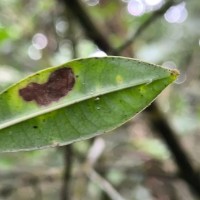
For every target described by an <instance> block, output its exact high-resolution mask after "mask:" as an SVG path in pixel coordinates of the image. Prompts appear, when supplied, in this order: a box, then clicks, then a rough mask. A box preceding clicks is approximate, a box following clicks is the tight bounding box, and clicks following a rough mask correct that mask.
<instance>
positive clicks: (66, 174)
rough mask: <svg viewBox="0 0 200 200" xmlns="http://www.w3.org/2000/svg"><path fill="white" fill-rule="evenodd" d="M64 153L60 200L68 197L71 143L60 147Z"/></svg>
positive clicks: (67, 199)
mask: <svg viewBox="0 0 200 200" xmlns="http://www.w3.org/2000/svg"><path fill="white" fill-rule="evenodd" d="M62 150H63V153H64V166H65V169H64V174H63V184H62V187H61V200H69V199H70V179H71V169H72V157H73V155H72V151H73V150H72V145H67V146H64V147H62Z"/></svg>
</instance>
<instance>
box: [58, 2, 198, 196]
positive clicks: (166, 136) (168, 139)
mask: <svg viewBox="0 0 200 200" xmlns="http://www.w3.org/2000/svg"><path fill="white" fill-rule="evenodd" d="M62 1H63V2H64V3H65V5H66V6H67V8H70V9H71V11H72V13H73V14H74V17H75V18H76V19H77V20H78V21H79V22H80V24H81V25H82V28H83V29H84V31H85V33H86V35H87V36H88V37H89V38H90V39H91V40H92V41H93V42H94V43H96V44H97V45H98V46H99V48H100V49H102V50H103V51H105V52H106V53H109V52H114V55H117V53H116V52H115V51H114V50H113V48H112V46H110V44H109V42H108V41H107V39H106V38H105V37H104V36H103V34H102V33H101V32H100V31H99V30H98V29H97V28H96V26H95V25H94V23H93V22H92V20H91V18H90V17H89V15H88V13H87V12H86V11H85V9H84V8H83V6H82V5H81V3H80V1H79V0H73V1H70V0H62ZM172 3H173V4H172ZM174 4H176V3H175V2H174V1H171V0H170V1H168V3H167V4H165V6H164V8H165V9H164V8H161V9H160V10H158V11H156V13H157V14H156V15H155V16H156V17H151V18H153V20H152V19H149V20H147V22H146V23H145V25H142V27H141V28H139V31H137V32H138V33H137V35H139V33H140V34H141V33H142V32H143V31H144V30H145V29H146V27H147V26H149V25H150V24H151V23H152V22H153V21H154V19H157V18H158V17H159V16H162V14H163V13H164V11H166V10H167V8H169V7H170V6H171V5H174ZM136 37H137V36H133V38H136ZM130 42H132V41H130ZM126 47H127V46H126V45H123V48H126ZM122 50H123V49H122V47H121V48H120V51H122ZM118 51H119V50H118ZM149 109H150V110H151V112H153V113H155V114H156V116H157V117H156V119H157V120H155V119H151V118H150V120H151V124H152V125H153V126H154V128H155V129H156V130H157V131H158V133H159V134H160V136H161V137H162V138H163V141H164V142H165V143H166V144H167V146H168V147H169V149H170V151H171V153H172V154H173V157H174V160H175V162H176V164H177V166H178V167H179V170H180V172H181V173H182V177H183V179H184V180H185V181H186V182H187V183H188V185H189V186H190V188H191V189H192V190H193V191H194V192H195V193H196V194H198V196H200V180H199V177H198V176H197V173H196V172H195V170H194V169H193V166H192V165H191V164H190V161H189V160H190V159H189V158H188V156H187V154H186V152H185V151H184V149H183V148H182V146H181V145H180V143H179V141H178V140H177V139H176V134H175V133H174V131H173V130H172V128H171V127H170V125H169V123H168V122H167V121H166V119H165V117H164V115H163V113H162V112H161V111H160V109H159V108H158V106H157V105H156V104H155V103H154V104H152V105H151V106H150V107H149ZM159 119H160V120H159ZM158 122H162V123H163V126H164V128H163V126H161V125H160V124H159V123H158ZM164 129H165V130H164ZM179 157H181V159H180V158H179Z"/></svg>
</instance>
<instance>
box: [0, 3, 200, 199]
mask: <svg viewBox="0 0 200 200" xmlns="http://www.w3.org/2000/svg"><path fill="white" fill-rule="evenodd" d="M106 55H121V56H128V57H133V58H138V59H141V60H144V61H148V62H152V63H157V64H161V65H163V66H166V67H170V68H177V69H178V70H180V72H181V74H180V77H179V79H178V80H177V81H176V83H177V84H173V85H172V86H170V87H168V88H167V89H166V90H165V91H164V92H163V93H162V94H161V95H160V96H159V97H158V99H157V100H156V101H157V102H156V104H155V103H154V104H153V105H152V106H151V107H150V108H149V109H147V110H146V111H144V112H142V113H141V114H139V115H137V116H136V117H135V118H134V119H133V120H131V121H129V122H128V123H126V124H125V125H123V126H122V127H120V128H118V129H117V130H115V131H113V132H112V133H111V134H110V133H108V134H105V135H103V136H102V137H98V138H94V139H92V140H87V141H82V142H78V143H75V144H73V145H70V146H66V147H60V148H51V149H45V150H38V151H32V152H20V153H5V154H1V155H0V199H1V200H4V199H6V200H7V199H8V200H11V199H14V200H18V199H20V200H23V199H33V200H41V199H42V200H47V199H48V200H51V199H52V200H53V199H62V200H87V199H95V200H110V199H111V200H128V199H133V200H193V199H200V180H199V174H200V145H199V144H200V125H199V124H200V123H199V121H200V93H199V89H198V88H199V84H200V70H199V67H200V64H199V63H200V61H199V59H200V2H199V0H190V1H181V0H178V1H175V0H168V1H167V0H112V1H111V0H72V1H70V0H57V1H55V0H42V1H39V0H34V1H27V0H1V1H0V91H2V90H3V89H5V88H6V87H7V86H9V85H11V84H12V83H14V82H16V81H17V80H19V79H21V78H23V77H25V76H27V75H29V74H31V73H34V72H36V71H38V70H41V69H44V68H48V67H51V66H57V65H60V64H63V63H65V62H67V61H69V60H71V59H73V58H80V57H91V56H106ZM152 113H153V114H152ZM155 113H156V116H157V117H155V116H154V115H155ZM27 131H28V130H27ZM16 134H17V133H16Z"/></svg>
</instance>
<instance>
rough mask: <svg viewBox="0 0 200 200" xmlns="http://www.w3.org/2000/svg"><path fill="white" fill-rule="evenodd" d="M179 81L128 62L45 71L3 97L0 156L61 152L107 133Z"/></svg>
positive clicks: (172, 73)
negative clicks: (62, 147) (46, 149)
mask: <svg viewBox="0 0 200 200" xmlns="http://www.w3.org/2000/svg"><path fill="white" fill-rule="evenodd" d="M177 76H178V72H177V71H176V70H171V69H166V68H162V67H160V66H157V65H153V64H149V63H145V62H141V61H138V60H134V59H130V58H123V57H104V58H85V59H77V60H73V61H71V62H68V63H66V64H64V65H62V66H59V67H54V68H48V69H45V70H43V71H40V72H38V73H36V74H33V75H31V76H29V77H27V78H26V79H24V80H22V81H20V82H19V83H17V84H15V85H13V86H12V87H10V88H8V89H7V90H6V91H4V92H2V93H1V94H0V151H1V152H4V151H20V150H32V149H39V148H44V147H49V146H60V145H65V144H70V143H72V142H74V141H78V140H82V139H87V138H91V137H94V136H96V135H99V134H102V133H105V132H108V131H110V130H112V129H114V128H116V127H118V126H120V125H121V124H123V123H125V122H126V121H128V120H129V119H131V118H132V117H133V116H134V115H135V114H136V113H138V112H140V111H141V110H143V109H144V108H145V107H146V106H148V105H149V104H150V103H151V102H152V101H153V100H154V99H155V98H156V96H157V95H158V94H159V93H160V92H161V91H162V90H163V89H164V88H165V87H166V86H168V85H169V84H170V83H172V82H173V81H174V80H175V79H176V77H177Z"/></svg>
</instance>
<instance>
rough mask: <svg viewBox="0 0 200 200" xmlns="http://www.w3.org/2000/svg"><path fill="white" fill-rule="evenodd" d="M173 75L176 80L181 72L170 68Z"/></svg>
mask: <svg viewBox="0 0 200 200" xmlns="http://www.w3.org/2000/svg"><path fill="white" fill-rule="evenodd" d="M169 71H170V74H171V77H172V79H173V81H174V80H176V79H177V77H178V76H179V75H180V72H179V71H178V70H177V69H169Z"/></svg>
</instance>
